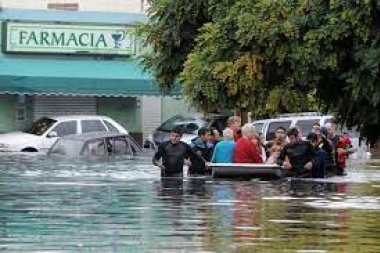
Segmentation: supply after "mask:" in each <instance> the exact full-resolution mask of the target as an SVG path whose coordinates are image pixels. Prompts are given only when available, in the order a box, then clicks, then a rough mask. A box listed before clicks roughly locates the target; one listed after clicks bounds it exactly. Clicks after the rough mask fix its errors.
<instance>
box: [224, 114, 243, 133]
mask: <svg viewBox="0 0 380 253" xmlns="http://www.w3.org/2000/svg"><path fill="white" fill-rule="evenodd" d="M227 126H228V127H229V128H231V129H232V130H234V131H237V130H239V129H240V128H241V118H240V117H239V116H231V117H229V118H228V120H227Z"/></svg>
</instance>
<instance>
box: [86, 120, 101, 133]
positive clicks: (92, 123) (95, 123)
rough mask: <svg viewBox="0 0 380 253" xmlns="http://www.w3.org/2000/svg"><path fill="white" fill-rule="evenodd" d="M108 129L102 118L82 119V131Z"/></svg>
mask: <svg viewBox="0 0 380 253" xmlns="http://www.w3.org/2000/svg"><path fill="white" fill-rule="evenodd" d="M99 131H107V129H106V127H105V126H104V125H103V123H102V122H101V121H100V120H82V133H90V132H99Z"/></svg>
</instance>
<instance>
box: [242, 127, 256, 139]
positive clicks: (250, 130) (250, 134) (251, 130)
mask: <svg viewBox="0 0 380 253" xmlns="http://www.w3.org/2000/svg"><path fill="white" fill-rule="evenodd" d="M241 134H242V136H243V138H246V139H248V140H252V139H253V138H255V135H257V132H256V129H255V127H254V126H253V125H252V124H249V123H247V124H245V125H244V126H243V127H242V128H241Z"/></svg>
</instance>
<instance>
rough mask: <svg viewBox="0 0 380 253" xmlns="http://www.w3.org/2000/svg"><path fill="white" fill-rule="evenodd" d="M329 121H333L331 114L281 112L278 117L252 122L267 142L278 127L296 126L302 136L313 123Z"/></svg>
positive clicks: (322, 123) (309, 129) (323, 123)
mask: <svg viewBox="0 0 380 253" xmlns="http://www.w3.org/2000/svg"><path fill="white" fill-rule="evenodd" d="M331 122H333V116H331V115H315V114H310V115H304V114H283V115H280V116H279V117H278V118H273V119H263V120H257V121H254V122H253V123H252V124H253V125H254V126H255V128H256V130H257V131H259V132H261V133H262V134H263V137H264V140H265V142H267V141H270V140H272V139H274V138H275V135H276V129H277V128H278V127H283V128H285V129H289V128H291V127H295V126H298V127H299V129H300V130H301V134H302V136H304V137H306V135H307V134H308V133H310V131H311V128H312V126H313V124H315V123H319V125H320V126H323V125H325V124H326V123H331Z"/></svg>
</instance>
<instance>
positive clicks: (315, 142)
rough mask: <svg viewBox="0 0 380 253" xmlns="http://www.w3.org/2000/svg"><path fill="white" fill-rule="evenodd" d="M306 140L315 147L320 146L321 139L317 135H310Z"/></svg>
mask: <svg viewBox="0 0 380 253" xmlns="http://www.w3.org/2000/svg"><path fill="white" fill-rule="evenodd" d="M306 139H307V140H308V141H309V142H310V143H311V145H313V147H316V146H318V143H319V137H318V134H316V133H309V134H308V135H307V137H306Z"/></svg>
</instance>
